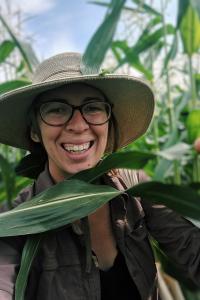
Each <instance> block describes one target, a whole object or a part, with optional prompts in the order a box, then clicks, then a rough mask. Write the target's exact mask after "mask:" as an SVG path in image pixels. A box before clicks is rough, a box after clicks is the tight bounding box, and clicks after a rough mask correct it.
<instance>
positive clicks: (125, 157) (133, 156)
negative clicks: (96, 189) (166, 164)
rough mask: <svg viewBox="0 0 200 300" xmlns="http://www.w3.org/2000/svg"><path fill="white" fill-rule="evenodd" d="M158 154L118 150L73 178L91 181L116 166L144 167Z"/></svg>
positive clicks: (128, 167)
mask: <svg viewBox="0 0 200 300" xmlns="http://www.w3.org/2000/svg"><path fill="white" fill-rule="evenodd" d="M155 157H156V155H155V154H152V153H147V152H141V151H127V152H118V153H112V154H110V155H108V156H107V157H106V158H104V159H103V160H102V162H101V163H100V164H99V165H98V166H96V167H95V168H91V169H89V170H84V171H82V172H80V173H78V174H76V175H74V176H73V179H74V178H75V179H79V180H84V181H86V182H91V181H94V180H96V179H97V178H98V177H100V176H101V175H103V174H104V173H107V172H108V171H109V170H112V169H114V168H118V169H120V168H127V169H142V168H143V167H144V166H145V165H146V163H147V162H148V161H149V160H151V159H153V158H155Z"/></svg>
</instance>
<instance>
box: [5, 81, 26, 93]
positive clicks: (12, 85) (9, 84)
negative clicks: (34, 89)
mask: <svg viewBox="0 0 200 300" xmlns="http://www.w3.org/2000/svg"><path fill="white" fill-rule="evenodd" d="M29 84H30V81H28V80H22V79H16V80H10V81H6V82H4V83H1V84H0V94H3V93H6V92H9V91H11V90H14V89H16V88H20V87H23V86H26V85H29Z"/></svg>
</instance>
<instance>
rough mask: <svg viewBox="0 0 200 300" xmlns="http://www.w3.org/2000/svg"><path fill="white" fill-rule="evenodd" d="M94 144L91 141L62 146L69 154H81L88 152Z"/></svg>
mask: <svg viewBox="0 0 200 300" xmlns="http://www.w3.org/2000/svg"><path fill="white" fill-rule="evenodd" d="M93 144H94V141H90V142H87V143H83V144H62V148H63V149H64V150H65V151H67V152H68V153H73V154H80V153H84V152H86V151H88V150H89V149H90V148H91V147H92V146H93Z"/></svg>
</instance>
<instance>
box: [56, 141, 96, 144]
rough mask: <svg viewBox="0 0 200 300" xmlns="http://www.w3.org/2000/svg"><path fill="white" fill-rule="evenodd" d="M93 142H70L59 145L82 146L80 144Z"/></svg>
mask: <svg viewBox="0 0 200 300" xmlns="http://www.w3.org/2000/svg"><path fill="white" fill-rule="evenodd" d="M92 141H93V140H88V141H82V142H80V141H79V142H72V141H70V142H63V143H61V144H62V145H82V144H86V143H90V142H92Z"/></svg>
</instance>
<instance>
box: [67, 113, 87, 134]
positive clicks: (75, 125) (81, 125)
mask: <svg viewBox="0 0 200 300" xmlns="http://www.w3.org/2000/svg"><path fill="white" fill-rule="evenodd" d="M65 128H66V130H73V131H75V132H82V131H85V130H87V129H88V128H89V124H88V123H87V122H86V121H85V120H84V118H83V116H82V115H81V112H80V111H79V110H77V109H76V110H75V111H74V114H73V116H72V118H71V119H70V120H69V122H67V124H66V125H65Z"/></svg>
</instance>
